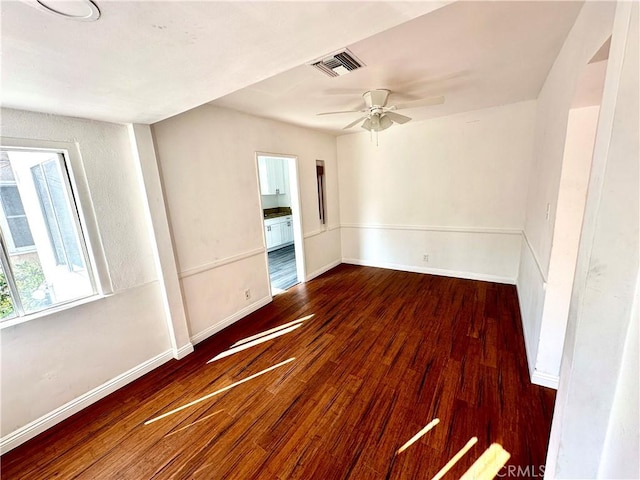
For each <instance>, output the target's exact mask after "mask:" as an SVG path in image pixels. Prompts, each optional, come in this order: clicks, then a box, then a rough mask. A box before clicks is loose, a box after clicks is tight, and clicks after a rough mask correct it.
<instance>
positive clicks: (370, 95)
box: [318, 89, 444, 132]
mask: <svg viewBox="0 0 640 480" xmlns="http://www.w3.org/2000/svg"><path fill="white" fill-rule="evenodd" d="M391 93H392V92H391V91H390V90H387V89H377V90H369V91H368V92H364V94H363V95H362V98H364V103H365V108H363V109H361V110H344V111H340V112H324V113H318V115H335V114H340V113H354V112H360V113H364V114H365V115H363V116H361V117H360V118H358V119H357V120H354V121H353V122H351V123H350V124H349V125H347V126H346V127H344V130H346V129H348V128H351V127H355V126H356V125H357V124H358V123H360V122H362V125H360V126H361V127H362V128H364V129H365V130H368V131H370V132H380V131H382V130H386V129H387V128H389V127H390V126H391V125H393V124H394V123H399V124H403V123H407V122H408V121H409V120H411V118H410V117H407V116H405V115H401V114H399V113H396V111H397V110H402V109H407V108H416V107H426V106H429V105H440V104H442V103H444V97H433V98H426V99H422V100H416V101H413V102H409V103H404V104H400V105H389V106H387V101H388V99H389V94H391Z"/></svg>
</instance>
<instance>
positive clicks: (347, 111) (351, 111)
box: [316, 110, 362, 115]
mask: <svg viewBox="0 0 640 480" xmlns="http://www.w3.org/2000/svg"><path fill="white" fill-rule="evenodd" d="M359 112H362V110H342V111H340V112H322V113H316V115H335V114H337V113H359Z"/></svg>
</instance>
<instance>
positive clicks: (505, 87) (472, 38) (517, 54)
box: [212, 1, 582, 134]
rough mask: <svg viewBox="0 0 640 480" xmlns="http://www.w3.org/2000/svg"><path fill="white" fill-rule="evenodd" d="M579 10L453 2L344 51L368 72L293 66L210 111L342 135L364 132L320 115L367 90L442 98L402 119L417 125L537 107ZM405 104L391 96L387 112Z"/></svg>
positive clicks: (353, 104) (351, 103)
mask: <svg viewBox="0 0 640 480" xmlns="http://www.w3.org/2000/svg"><path fill="white" fill-rule="evenodd" d="M581 6H582V2H565V1H555V2H539V1H531V2H504V1H496V2H456V3H452V4H449V5H447V6H445V7H443V8H440V9H438V10H435V11H433V12H431V13H429V14H427V15H424V16H421V17H419V18H416V19H414V20H411V21H409V22H406V23H404V24H402V25H399V26H397V27H394V28H392V29H389V30H386V31H384V32H382V33H378V34H376V35H374V36H371V37H369V38H366V39H364V40H361V41H358V42H356V43H352V44H345V45H343V46H348V48H349V49H350V50H351V51H352V52H353V53H354V54H355V55H356V56H357V57H358V58H359V59H360V60H362V61H363V62H364V63H365V64H366V65H367V66H366V67H365V68H362V69H360V70H357V71H354V72H351V73H349V74H347V75H345V76H342V77H335V78H330V77H327V76H324V75H323V74H322V73H320V72H318V71H317V70H316V69H314V68H312V67H310V66H308V65H299V66H297V67H295V68H293V69H291V70H288V71H286V72H283V73H281V74H278V75H275V76H273V77H271V78H269V79H266V80H263V81H261V82H258V83H255V84H253V85H251V86H249V87H246V88H243V89H241V90H238V91H236V92H234V93H231V94H229V95H227V96H225V97H222V98H219V99H217V100H215V101H213V102H212V104H214V105H218V106H224V107H228V108H233V109H237V110H241V111H245V112H248V113H252V114H255V115H259V116H263V117H268V118H274V119H278V120H282V121H286V122H290V123H294V124H298V125H303V126H307V127H311V128H316V129H321V130H325V131H328V132H332V133H336V134H342V133H349V132H354V131H356V132H357V131H359V130H360V129H359V127H354V128H353V129H351V130H348V131H347V132H345V131H344V130H342V127H344V126H345V125H347V124H348V123H350V122H351V121H353V120H355V119H356V118H358V117H359V116H360V115H359V114H357V113H353V114H341V115H332V116H321V117H318V116H316V114H317V113H319V112H324V111H336V110H349V109H353V108H361V107H362V106H363V102H362V98H361V93H362V92H364V91H366V90H369V89H372V88H387V89H390V90H391V91H392V92H393V91H398V92H402V93H409V94H412V95H413V96H414V97H431V96H438V95H445V97H446V101H445V103H444V104H443V105H439V106H432V107H423V108H419V109H408V110H402V111H401V113H403V114H405V115H408V116H410V117H412V118H413V119H414V120H422V119H427V118H432V117H436V116H444V115H450V114H454V113H458V112H463V111H471V110H476V109H480V108H485V107H491V106H497V105H504V104H508V103H514V102H518V101H522V100H528V99H534V98H537V96H538V93H539V92H540V89H541V87H542V84H543V82H544V79H545V78H546V76H547V74H548V72H549V70H550V68H551V65H552V64H553V62H554V60H555V58H556V56H557V54H558V52H559V51H560V48H561V47H562V44H563V42H564V40H565V38H566V36H567V34H568V32H569V30H570V28H571V26H572V25H573V23H574V21H575V18H576V16H577V14H578V12H579V10H580V7H581ZM327 53H328V52H327ZM405 101H406V98H402V97H401V96H399V95H398V96H396V97H395V99H394V96H393V95H392V96H391V98H390V102H389V104H393V103H405ZM393 128H401V127H393ZM360 131H361V130H360Z"/></svg>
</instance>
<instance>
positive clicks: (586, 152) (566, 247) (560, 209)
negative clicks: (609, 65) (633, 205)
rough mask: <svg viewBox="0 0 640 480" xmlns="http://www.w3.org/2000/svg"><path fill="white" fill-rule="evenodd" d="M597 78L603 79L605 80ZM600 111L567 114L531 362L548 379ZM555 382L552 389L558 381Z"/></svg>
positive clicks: (555, 364)
mask: <svg viewBox="0 0 640 480" xmlns="http://www.w3.org/2000/svg"><path fill="white" fill-rule="evenodd" d="M602 80H603V83H604V78H603V79H602ZM599 111H600V106H599V105H598V106H592V107H585V108H577V109H572V110H571V111H570V112H569V120H568V124H567V140H566V144H565V149H564V157H563V161H562V173H561V176H560V187H559V191H558V201H557V208H556V218H555V226H554V230H553V244H552V245H553V246H552V249H551V258H550V261H549V276H548V279H547V285H546V295H545V299H544V307H543V312H542V323H541V328H540V340H539V349H538V356H537V359H536V365H535V370H536V372H537V374H538V375H540V374H544V375H546V376H547V377H548V378H551V377H555V378H557V377H558V375H559V374H560V359H561V357H562V346H563V344H564V333H565V331H566V329H567V318H568V315H569V303H570V301H571V290H572V288H573V278H574V273H575V267H576V259H577V258H578V243H579V241H580V232H581V230H582V219H583V216H584V206H585V202H586V199H587V186H588V184H589V174H590V172H591V158H592V156H593V144H594V142H595V138H596V127H597V125H598V113H599ZM554 386H555V387H556V388H557V384H555V385H554Z"/></svg>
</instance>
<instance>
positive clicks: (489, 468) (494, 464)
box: [460, 443, 511, 480]
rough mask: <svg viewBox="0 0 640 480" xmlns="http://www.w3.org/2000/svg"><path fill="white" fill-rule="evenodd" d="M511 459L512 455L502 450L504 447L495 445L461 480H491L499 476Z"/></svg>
mask: <svg viewBox="0 0 640 480" xmlns="http://www.w3.org/2000/svg"><path fill="white" fill-rule="evenodd" d="M510 457H511V454H510V453H509V452H507V451H506V450H505V449H504V448H502V445H500V444H499V443H493V444H491V446H490V447H489V448H487V449H486V450H485V451H484V453H483V454H482V455H480V457H479V458H478V459H477V460H476V461H475V462H474V463H473V465H471V467H470V468H469V470H467V471H466V472H465V473H464V475H462V476H461V477H460V480H491V479H492V478H495V477H496V475H498V472H500V469H501V468H502V467H504V466H505V464H506V463H507V460H509V458H510Z"/></svg>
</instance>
